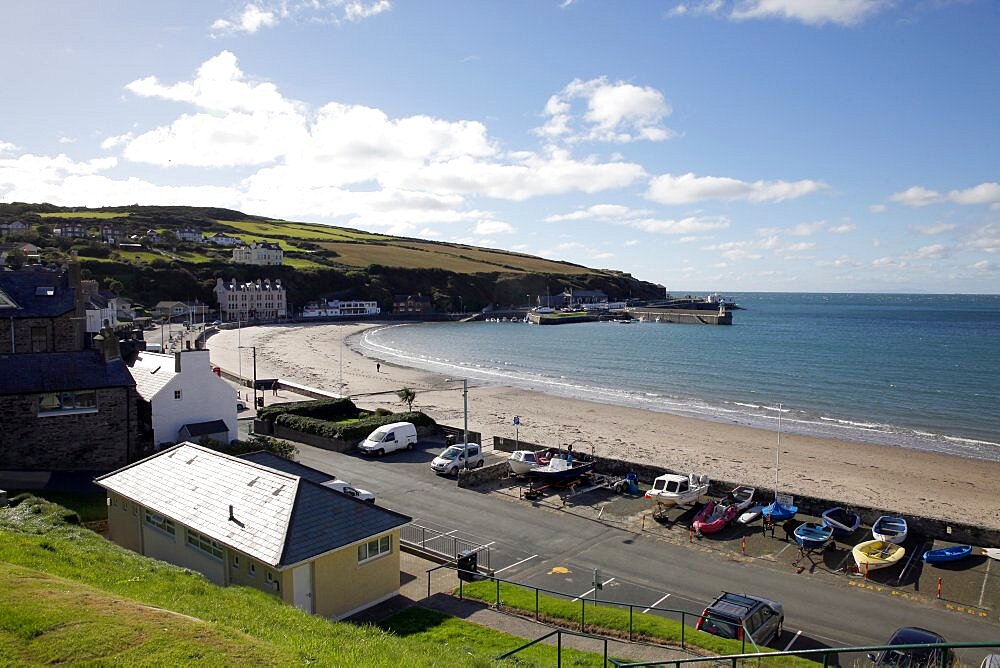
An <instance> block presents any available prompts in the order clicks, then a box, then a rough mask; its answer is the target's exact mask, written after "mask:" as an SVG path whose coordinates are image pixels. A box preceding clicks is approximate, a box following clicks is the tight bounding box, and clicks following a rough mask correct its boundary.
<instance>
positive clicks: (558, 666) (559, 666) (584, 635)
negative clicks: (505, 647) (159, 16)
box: [494, 629, 614, 668]
mask: <svg viewBox="0 0 1000 668" xmlns="http://www.w3.org/2000/svg"><path fill="white" fill-rule="evenodd" d="M563 635H570V636H576V637H578V638H587V639H589V640H597V641H600V642H603V643H604V665H605V666H607V665H608V639H607V638H605V637H603V636H595V635H591V634H590V633H577V632H576V631H570V630H568V629H556V630H555V631H551V632H550V633H546V634H545V635H543V636H542V637H541V638H535V639H534V640H532V641H531V642H528V643H525V644H524V645H521V646H520V647H518V648H516V649H512V650H511V651H509V652H507V653H505V654H501V655H500V656H498V657H497V658H496V659H494V661H503V660H504V659H506V658H508V657H511V656H514V655H515V654H517V653H518V652H520V651H522V650H526V649H528V648H529V647H533V646H534V645H536V644H538V643H540V642H542V641H543V640H548V639H549V638H551V637H552V636H555V637H556V668H562V637H563ZM612 661H614V659H612Z"/></svg>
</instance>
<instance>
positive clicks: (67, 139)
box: [59, 135, 76, 144]
mask: <svg viewBox="0 0 1000 668" xmlns="http://www.w3.org/2000/svg"><path fill="white" fill-rule="evenodd" d="M59 143H60V144H75V143H76V137H67V136H66V135H62V136H60V137H59Z"/></svg>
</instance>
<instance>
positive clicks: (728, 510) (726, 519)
mask: <svg viewBox="0 0 1000 668" xmlns="http://www.w3.org/2000/svg"><path fill="white" fill-rule="evenodd" d="M735 517H736V506H735V505H733V504H731V503H726V501H725V499H722V500H720V501H709V502H708V503H707V504H705V507H704V508H702V509H701V510H699V511H698V514H697V515H695V516H694V521H693V522H692V523H691V528H692V529H694V530H695V531H697V532H698V533H718V532H720V531H722V530H723V529H724V528H725V527H726V525H727V524H729V523H730V522H732V521H733V518H735Z"/></svg>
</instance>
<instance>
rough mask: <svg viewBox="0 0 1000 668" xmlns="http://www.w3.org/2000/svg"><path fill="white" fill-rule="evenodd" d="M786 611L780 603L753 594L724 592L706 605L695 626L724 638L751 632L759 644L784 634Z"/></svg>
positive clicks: (738, 638) (738, 637) (752, 638)
mask: <svg viewBox="0 0 1000 668" xmlns="http://www.w3.org/2000/svg"><path fill="white" fill-rule="evenodd" d="M784 623H785V611H784V609H783V608H782V607H781V604H780V603H778V602H776V601H772V600H770V599H766V598H761V597H760V596H753V595H751V594H731V593H729V592H723V593H722V595H721V596H719V597H718V598H717V599H715V600H714V601H713V602H712V604H711V605H709V606H708V607H707V608H705V610H704V612H702V613H701V617H700V618H699V619H698V623H697V624H696V625H695V628H696V629H698V630H700V631H704V632H705V633H711V634H712V635H716V636H720V637H722V638H732V639H734V640H742V639H743V638H744V637H745V636H744V629H745V630H746V631H745V633H748V634H749V635H750V638H749V639H750V640H753V642H754V644H755V645H757V646H760V645H766V644H767V643H769V642H771V641H772V640H775V639H777V638H779V637H781V627H782V626H783V625H784Z"/></svg>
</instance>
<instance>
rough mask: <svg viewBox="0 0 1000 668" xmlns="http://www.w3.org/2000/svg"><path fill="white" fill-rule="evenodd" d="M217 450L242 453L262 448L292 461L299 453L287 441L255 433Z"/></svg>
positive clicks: (236, 453)
mask: <svg viewBox="0 0 1000 668" xmlns="http://www.w3.org/2000/svg"><path fill="white" fill-rule="evenodd" d="M219 450H220V451H221V452H225V453H226V454H228V455H243V454H246V453H248V452H257V451H259V450H263V451H265V452H270V453H271V454H274V455H278V456H279V457H284V458H285V459H291V460H293V461H294V459H295V457H296V456H298V454H299V449H298V448H297V447H295V446H294V445H292V444H291V443H289V442H288V441H282V440H281V439H279V438H271V437H270V436H260V435H257V434H255V435H253V436H251V437H250V438H248V439H247V440H245V441H233V442H232V443H230V444H229V445H228V446H224V447H222V448H219Z"/></svg>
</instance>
